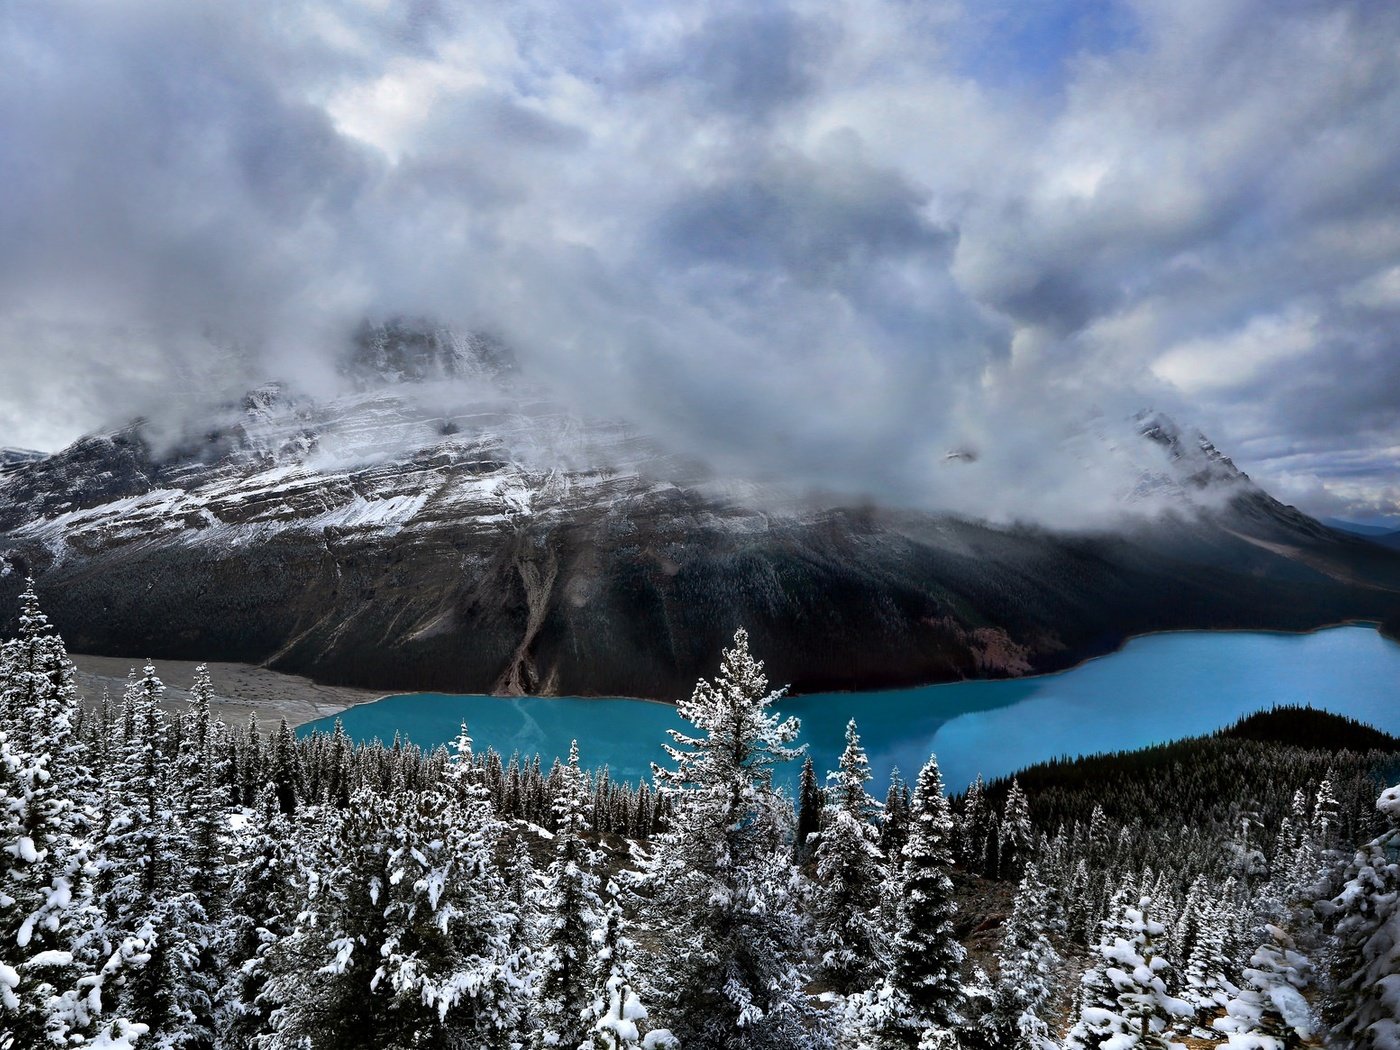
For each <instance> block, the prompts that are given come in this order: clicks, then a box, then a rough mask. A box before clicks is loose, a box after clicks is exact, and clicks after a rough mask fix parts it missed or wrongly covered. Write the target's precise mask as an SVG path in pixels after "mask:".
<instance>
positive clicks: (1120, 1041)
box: [1065, 884, 1191, 1050]
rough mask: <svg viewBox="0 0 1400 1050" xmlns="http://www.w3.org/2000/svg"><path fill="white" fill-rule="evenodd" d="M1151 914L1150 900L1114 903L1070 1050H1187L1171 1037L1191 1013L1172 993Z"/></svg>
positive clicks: (1084, 987) (1125, 896)
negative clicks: (1158, 947)
mask: <svg viewBox="0 0 1400 1050" xmlns="http://www.w3.org/2000/svg"><path fill="white" fill-rule="evenodd" d="M1130 885H1131V884H1130ZM1151 909H1152V901H1151V899H1150V898H1148V897H1140V898H1138V899H1136V900H1134V899H1132V896H1131V895H1130V893H1128V892H1120V894H1119V895H1118V897H1117V898H1116V900H1115V903H1114V906H1113V908H1112V910H1111V912H1110V914H1109V917H1108V918H1107V919H1106V920H1105V921H1104V924H1103V936H1102V937H1101V938H1100V939H1099V941H1098V943H1097V944H1095V945H1094V949H1093V955H1094V957H1095V961H1094V965H1093V966H1092V967H1091V968H1090V970H1089V971H1088V973H1086V974H1085V975H1084V979H1083V981H1082V982H1081V990H1080V998H1079V1012H1078V1020H1077V1021H1076V1022H1075V1024H1074V1027H1073V1028H1071V1029H1070V1032H1069V1034H1068V1036H1066V1038H1065V1048H1066V1050H1185V1048H1184V1044H1182V1043H1178V1042H1175V1041H1174V1040H1173V1039H1172V1037H1171V1032H1172V1030H1173V1029H1174V1028H1175V1027H1176V1025H1177V1024H1178V1022H1179V1021H1180V1020H1181V1019H1182V1018H1185V1017H1187V1016H1188V1015H1189V1014H1190V1012H1191V1010H1190V1007H1189V1006H1188V1005H1187V1004H1186V1003H1184V1002H1182V1001H1181V1000H1180V999H1177V998H1175V997H1174V996H1173V995H1171V993H1170V992H1169V991H1168V984H1167V982H1168V979H1169V977H1170V975H1171V967H1170V964H1169V963H1168V962H1167V960H1166V958H1165V957H1164V956H1163V955H1162V954H1161V953H1160V952H1159V951H1158V950H1157V945H1158V944H1159V943H1161V942H1163V940H1164V935H1165V933H1166V929H1165V928H1164V927H1163V926H1162V924H1161V923H1159V922H1157V921H1156V920H1154V919H1153V918H1152V917H1151Z"/></svg>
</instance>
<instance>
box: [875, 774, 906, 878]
mask: <svg viewBox="0 0 1400 1050" xmlns="http://www.w3.org/2000/svg"><path fill="white" fill-rule="evenodd" d="M912 804H913V799H912V797H911V796H910V794H909V785H908V784H906V783H905V782H904V778H903V777H901V776H900V775H899V767H898V766H896V767H894V768H893V769H891V770H890V788H889V790H888V791H887V792H885V808H884V811H883V812H882V813H881V814H880V852H881V853H883V854H884V855H885V862H886V863H887V864H889V865H891V866H892V867H895V868H898V867H899V865H900V864H902V863H903V854H904V844H905V843H906V842H908V841H909V810H910V807H911V805H912Z"/></svg>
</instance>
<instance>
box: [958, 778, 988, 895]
mask: <svg viewBox="0 0 1400 1050" xmlns="http://www.w3.org/2000/svg"><path fill="white" fill-rule="evenodd" d="M990 817H991V810H990V807H989V805H988V802H987V788H986V785H985V784H984V783H983V781H982V774H981V773H978V774H977V779H976V780H974V781H973V782H972V784H971V785H969V787H968V789H967V795H966V796H965V797H964V799H963V806H962V815H961V817H960V818H959V819H958V821H957V825H956V827H955V833H956V834H955V837H954V843H953V848H954V856H955V857H956V859H957V861H958V863H959V864H961V865H962V866H963V867H964V868H966V869H967V870H968V871H976V872H980V871H982V869H983V865H984V864H985V862H986V855H987V833H988V830H989V827H988V824H989V819H990Z"/></svg>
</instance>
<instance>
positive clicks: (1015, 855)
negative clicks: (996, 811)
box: [989, 777, 1035, 878]
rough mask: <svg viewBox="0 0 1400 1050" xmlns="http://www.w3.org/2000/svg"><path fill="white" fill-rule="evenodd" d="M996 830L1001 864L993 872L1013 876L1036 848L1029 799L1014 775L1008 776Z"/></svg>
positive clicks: (1002, 875)
mask: <svg viewBox="0 0 1400 1050" xmlns="http://www.w3.org/2000/svg"><path fill="white" fill-rule="evenodd" d="M997 830H998V833H999V836H1000V839H999V841H998V843H997V847H998V863H999V865H1000V867H999V870H998V871H997V872H996V874H998V875H1000V876H1001V877H1002V878H1010V877H1015V876H1016V875H1018V874H1020V871H1021V867H1022V865H1023V864H1025V862H1026V860H1027V859H1028V858H1029V857H1030V855H1031V851H1032V850H1033V849H1034V848H1035V829H1034V828H1033V827H1032V826H1031V807H1030V802H1029V801H1028V800H1027V798H1026V793H1025V792H1024V791H1022V790H1021V782H1020V781H1019V780H1017V779H1016V778H1015V777H1012V778H1011V789H1010V790H1009V791H1008V792H1007V793H1006V805H1005V806H1004V807H1003V808H1002V817H1001V825H1000V827H999V828H998V829H997ZM989 874H990V873H989Z"/></svg>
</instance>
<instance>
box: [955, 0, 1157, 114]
mask: <svg viewBox="0 0 1400 1050" xmlns="http://www.w3.org/2000/svg"><path fill="white" fill-rule="evenodd" d="M1139 42H1140V26H1139V23H1138V20H1137V18H1136V16H1135V14H1134V13H1133V11H1132V10H1131V8H1130V7H1129V6H1128V5H1127V4H1124V3H1122V2H1120V0H981V2H978V0H972V2H970V3H968V5H967V7H966V9H965V11H964V15H963V17H962V18H960V19H959V20H957V21H956V22H955V23H954V24H953V28H952V30H951V35H950V36H949V37H948V38H947V41H946V44H947V47H948V52H947V53H948V55H949V58H950V59H951V60H952V62H953V64H954V66H955V67H956V68H957V70H958V71H959V72H960V73H962V74H964V75H966V76H969V77H971V78H973V79H974V80H976V81H978V82H979V83H981V84H984V85H986V86H988V87H993V88H1002V89H1007V90H1019V91H1034V92H1038V93H1047V92H1048V93H1058V92H1059V91H1060V90H1061V89H1062V88H1063V87H1064V85H1065V83H1066V81H1067V79H1068V75H1069V71H1070V69H1071V67H1072V64H1073V61H1074V60H1075V59H1076V58H1078V57H1080V56H1084V55H1104V54H1111V53H1113V52H1116V51H1119V50H1122V49H1124V48H1131V47H1134V46H1136V45H1138V43H1139Z"/></svg>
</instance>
